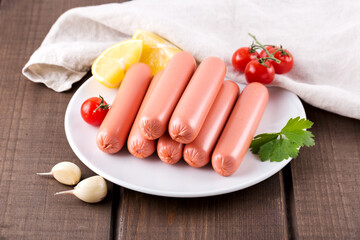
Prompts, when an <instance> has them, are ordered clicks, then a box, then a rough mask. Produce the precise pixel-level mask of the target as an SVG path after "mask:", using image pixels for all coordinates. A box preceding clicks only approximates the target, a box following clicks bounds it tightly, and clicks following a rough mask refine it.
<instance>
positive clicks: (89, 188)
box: [55, 176, 107, 203]
mask: <svg viewBox="0 0 360 240" xmlns="http://www.w3.org/2000/svg"><path fill="white" fill-rule="evenodd" d="M59 194H73V195H75V196H76V197H77V198H79V199H80V200H82V201H84V202H87V203H97V202H100V201H101V200H103V199H104V198H105V196H106V194H107V185H106V182H105V180H104V178H102V177H101V176H93V177H89V178H86V179H84V180H82V181H81V182H79V184H78V185H76V186H75V188H74V189H73V190H68V191H62V192H57V193H55V195H59Z"/></svg>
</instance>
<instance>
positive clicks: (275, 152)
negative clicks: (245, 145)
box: [259, 138, 299, 162]
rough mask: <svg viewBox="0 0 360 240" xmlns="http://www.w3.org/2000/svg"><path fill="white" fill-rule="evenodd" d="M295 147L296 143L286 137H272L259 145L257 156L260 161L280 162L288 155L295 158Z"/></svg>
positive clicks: (296, 151)
mask: <svg viewBox="0 0 360 240" xmlns="http://www.w3.org/2000/svg"><path fill="white" fill-rule="evenodd" d="M297 148H298V145H297V144H296V143H294V142H291V141H289V140H288V139H284V138H282V139H274V140H271V141H270V142H268V143H265V144H264V145H263V146H261V147H260V151H259V157H260V159H261V161H266V160H268V159H270V162H281V161H282V160H284V159H288V158H289V157H292V158H296V157H297V155H298V152H299V151H298V149H297Z"/></svg>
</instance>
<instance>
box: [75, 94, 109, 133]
mask: <svg viewBox="0 0 360 240" xmlns="http://www.w3.org/2000/svg"><path fill="white" fill-rule="evenodd" d="M108 111H109V105H108V104H107V103H106V102H105V101H104V98H102V97H101V96H99V97H92V98H89V99H87V100H86V101H85V102H84V103H83V104H82V105H81V110H80V112H81V117H82V118H83V119H84V121H85V122H87V123H88V124H91V125H94V126H99V125H100V124H101V123H102V121H103V120H104V118H105V116H106V114H107V112H108Z"/></svg>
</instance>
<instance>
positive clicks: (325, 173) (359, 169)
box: [291, 105, 360, 239]
mask: <svg viewBox="0 0 360 240" xmlns="http://www.w3.org/2000/svg"><path fill="white" fill-rule="evenodd" d="M305 107H306V111H307V116H308V118H309V119H310V120H312V121H314V122H315V125H314V126H313V128H312V131H313V133H314V134H315V136H316V137H315V139H316V145H315V146H314V147H312V148H307V149H305V148H304V149H302V150H301V152H300V155H299V157H298V158H297V159H296V160H295V161H292V162H291V173H292V183H293V207H292V208H293V215H294V216H293V219H294V221H295V222H294V226H295V227H294V234H295V237H296V238H298V239H360V121H359V120H355V119H350V118H345V117H341V116H339V115H335V114H331V113H328V112H325V111H322V110H319V109H317V108H314V107H311V106H309V105H305Z"/></svg>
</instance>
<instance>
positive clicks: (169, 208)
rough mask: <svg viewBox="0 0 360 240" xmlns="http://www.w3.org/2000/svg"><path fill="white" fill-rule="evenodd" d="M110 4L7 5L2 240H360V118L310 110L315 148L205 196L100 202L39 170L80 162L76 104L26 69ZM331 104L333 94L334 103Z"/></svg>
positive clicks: (123, 194)
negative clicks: (70, 138) (70, 116)
mask: <svg viewBox="0 0 360 240" xmlns="http://www.w3.org/2000/svg"><path fill="white" fill-rule="evenodd" d="M107 2H112V1H111V0H56V1H55V0H54V1H50V0H41V1H40V0H34V1H29V0H16V1H14V0H0V99H1V101H0V129H1V131H0V134H1V138H0V239H77V238H80V239H114V238H116V239H134V238H136V239H360V205H359V203H360V201H359V200H360V187H359V186H360V121H359V120H355V119H350V118H346V117H342V116H339V115H336V114H332V113H329V112H326V111H323V110H320V109H317V108H315V107H312V106H310V105H308V104H306V103H304V106H305V110H306V113H307V116H308V118H309V119H310V120H312V121H314V122H315V125H314V127H313V128H312V131H313V133H314V134H315V136H316V137H315V139H316V146H314V147H311V148H302V149H301V151H300V154H299V157H298V158H297V159H296V160H293V161H291V164H289V165H288V166H287V167H285V168H284V169H283V170H282V171H280V172H279V173H277V174H275V175H274V176H272V177H271V178H269V179H267V180H265V181H263V182H261V183H259V184H257V185H255V186H252V187H250V188H247V189H245V190H241V191H237V192H233V193H229V194H225V195H221V196H214V197H206V198H195V199H191V198H190V199H178V198H167V197H158V196H152V195H148V194H143V193H139V192H135V191H132V190H128V189H126V188H123V187H121V186H117V185H113V184H111V183H108V186H109V193H108V195H107V197H106V199H105V200H104V201H103V202H101V203H99V204H87V203H84V202H81V201H79V200H78V199H76V198H75V197H71V196H66V197H64V196H63V197H58V196H56V197H55V196H54V193H55V192H57V191H59V190H62V189H69V187H66V186H64V185H62V184H60V183H58V182H56V181H55V180H50V179H48V178H44V177H39V176H37V175H35V173H36V172H39V171H44V170H47V169H51V167H52V166H53V165H55V164H56V163H58V162H61V161H73V162H75V163H76V164H78V165H79V166H80V168H81V170H82V171H83V173H84V174H83V176H84V177H88V176H92V175H94V173H93V172H91V171H90V170H89V169H88V168H87V167H86V166H85V165H84V164H83V163H82V162H81V161H80V160H79V159H77V158H76V156H75V154H74V153H73V151H72V150H71V148H70V146H69V144H68V142H67V140H66V137H65V131H64V114H65V110H66V107H67V104H68V102H69V100H70V98H71V97H72V95H73V94H74V92H75V91H76V90H77V89H78V87H79V86H80V85H81V84H82V83H83V82H84V81H85V79H86V78H88V77H89V76H90V75H88V76H86V78H84V79H83V80H82V81H80V82H78V83H76V84H75V85H74V86H73V88H72V89H71V90H70V91H67V92H64V93H56V92H54V91H52V90H50V89H48V88H46V87H45V86H44V85H43V84H35V83H33V82H30V81H28V80H27V79H26V78H25V77H24V76H23V75H22V74H21V69H22V67H23V66H24V64H25V63H26V62H27V60H28V59H29V57H30V55H31V54H32V53H33V52H34V51H35V50H36V49H37V48H38V47H39V46H40V44H41V42H42V40H43V39H44V37H45V35H46V33H47V32H48V31H49V29H50V27H51V25H52V24H53V23H54V22H55V21H56V19H57V18H58V17H59V16H60V15H61V14H62V13H63V12H64V11H66V10H68V9H70V8H73V7H78V6H86V5H95V4H102V3H107ZM329 97H331V96H329Z"/></svg>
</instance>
